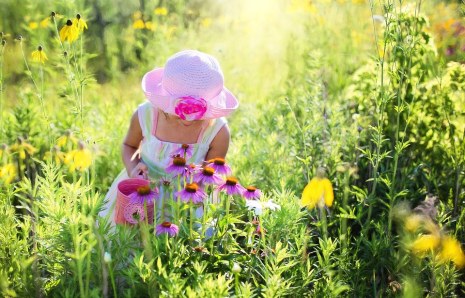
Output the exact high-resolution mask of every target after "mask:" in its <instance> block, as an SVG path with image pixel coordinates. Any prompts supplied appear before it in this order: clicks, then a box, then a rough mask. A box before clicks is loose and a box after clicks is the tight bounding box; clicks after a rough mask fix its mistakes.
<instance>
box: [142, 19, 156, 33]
mask: <svg viewBox="0 0 465 298" xmlns="http://www.w3.org/2000/svg"><path fill="white" fill-rule="evenodd" d="M145 28H146V29H147V30H151V31H155V30H157V24H156V23H153V22H150V21H148V22H145Z"/></svg>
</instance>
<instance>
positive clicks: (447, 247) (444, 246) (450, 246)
mask: <svg viewBox="0 0 465 298" xmlns="http://www.w3.org/2000/svg"><path fill="white" fill-rule="evenodd" d="M437 259H438V261H439V262H440V263H445V262H448V261H452V262H453V263H454V264H455V265H456V266H457V267H459V268H463V267H465V254H464V253H463V250H462V246H461V245H460V242H458V241H457V240H456V239H454V238H452V237H450V236H445V237H444V238H443V240H442V241H441V249H440V251H439V253H438V254H437Z"/></svg>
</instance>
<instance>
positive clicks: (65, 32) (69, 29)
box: [52, 14, 87, 43]
mask: <svg viewBox="0 0 465 298" xmlns="http://www.w3.org/2000/svg"><path fill="white" fill-rule="evenodd" d="M52 16H53V14H52ZM84 29H87V23H86V21H85V20H84V19H83V18H82V17H81V15H80V14H77V15H76V17H75V18H74V19H73V20H72V21H71V20H70V19H68V20H67V21H66V24H65V25H64V26H63V27H62V28H61V30H60V40H61V41H62V42H64V41H68V42H69V43H72V42H74V41H76V40H77V39H78V38H79V35H80V34H81V33H82V32H83V31H84Z"/></svg>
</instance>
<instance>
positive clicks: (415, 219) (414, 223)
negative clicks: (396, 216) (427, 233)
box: [404, 214, 423, 232]
mask: <svg viewBox="0 0 465 298" xmlns="http://www.w3.org/2000/svg"><path fill="white" fill-rule="evenodd" d="M422 220H423V216H421V215H420V214H411V215H409V216H408V217H407V218H406V219H405V223H404V228H405V229H406V230H407V231H409V232H415V231H416V230H417V229H418V228H419V227H420V224H421V222H422Z"/></svg>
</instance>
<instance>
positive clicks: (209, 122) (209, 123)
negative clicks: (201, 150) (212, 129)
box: [196, 120, 215, 143]
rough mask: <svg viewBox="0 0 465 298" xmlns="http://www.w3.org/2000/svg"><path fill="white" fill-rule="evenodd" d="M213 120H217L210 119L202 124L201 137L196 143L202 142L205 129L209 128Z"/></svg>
mask: <svg viewBox="0 0 465 298" xmlns="http://www.w3.org/2000/svg"><path fill="white" fill-rule="evenodd" d="M212 121H215V120H208V121H205V122H204V123H203V124H202V128H201V129H200V133H199V137H198V138H197V142H196V143H201V142H202V139H203V135H204V134H205V131H206V130H207V128H208V127H209V126H210V125H211V124H212Z"/></svg>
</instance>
